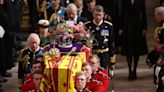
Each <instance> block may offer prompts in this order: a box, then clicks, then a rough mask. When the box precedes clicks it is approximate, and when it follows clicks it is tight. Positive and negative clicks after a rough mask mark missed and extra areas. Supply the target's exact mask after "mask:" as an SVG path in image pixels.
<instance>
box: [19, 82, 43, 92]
mask: <svg viewBox="0 0 164 92" xmlns="http://www.w3.org/2000/svg"><path fill="white" fill-rule="evenodd" d="M21 92H41V91H40V90H39V89H36V85H35V84H34V82H33V80H32V79H29V80H27V81H25V83H24V84H23V87H22V91H21Z"/></svg>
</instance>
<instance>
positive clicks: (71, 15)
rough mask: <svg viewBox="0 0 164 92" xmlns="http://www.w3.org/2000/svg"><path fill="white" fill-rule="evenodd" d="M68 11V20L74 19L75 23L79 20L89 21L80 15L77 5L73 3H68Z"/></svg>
mask: <svg viewBox="0 0 164 92" xmlns="http://www.w3.org/2000/svg"><path fill="white" fill-rule="evenodd" d="M66 13H67V16H66V18H65V19H66V20H68V21H74V24H78V23H79V22H83V23H84V22H86V21H87V19H86V18H83V17H78V15H77V7H76V5H75V4H73V3H70V4H68V6H67V9H66Z"/></svg>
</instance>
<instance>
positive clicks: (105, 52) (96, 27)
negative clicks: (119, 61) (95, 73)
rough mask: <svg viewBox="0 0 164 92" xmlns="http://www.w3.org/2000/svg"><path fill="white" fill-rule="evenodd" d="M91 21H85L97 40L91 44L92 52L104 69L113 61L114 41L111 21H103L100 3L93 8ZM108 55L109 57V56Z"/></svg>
mask: <svg viewBox="0 0 164 92" xmlns="http://www.w3.org/2000/svg"><path fill="white" fill-rule="evenodd" d="M92 15H93V21H88V22H86V23H85V26H86V28H87V29H89V30H90V32H91V33H92V35H94V36H95V39H96V40H97V41H96V42H94V43H93V44H96V45H94V46H93V53H96V54H98V56H99V57H100V65H101V66H102V67H104V68H105V69H106V68H107V66H108V65H109V66H111V65H112V64H114V63H115V42H114V34H113V26H112V23H110V22H108V21H104V20H103V17H104V9H103V7H102V6H100V5H96V6H95V7H94V8H93V12H92ZM109 57H110V58H109Z"/></svg>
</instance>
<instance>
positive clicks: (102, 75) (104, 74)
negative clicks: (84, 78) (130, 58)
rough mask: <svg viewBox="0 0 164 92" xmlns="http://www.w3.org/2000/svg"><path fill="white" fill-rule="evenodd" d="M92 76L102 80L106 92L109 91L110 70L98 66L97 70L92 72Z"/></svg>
mask: <svg viewBox="0 0 164 92" xmlns="http://www.w3.org/2000/svg"><path fill="white" fill-rule="evenodd" d="M92 78H93V79H96V80H98V81H101V82H102V85H103V88H104V89H105V92H107V91H108V88H109V85H110V79H109V77H108V71H107V70H105V69H104V68H98V70H97V71H95V72H93V73H92Z"/></svg>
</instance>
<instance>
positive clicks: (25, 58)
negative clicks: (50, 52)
mask: <svg viewBox="0 0 164 92" xmlns="http://www.w3.org/2000/svg"><path fill="white" fill-rule="evenodd" d="M42 54H43V53H42V49H41V48H40V49H39V50H38V51H36V52H32V51H30V49H29V48H27V49H23V50H21V51H20V54H19V59H18V61H19V65H18V79H20V82H22V83H23V78H24V76H25V75H26V74H28V73H30V72H31V68H32V62H33V61H34V60H35V57H36V56H37V55H42Z"/></svg>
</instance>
